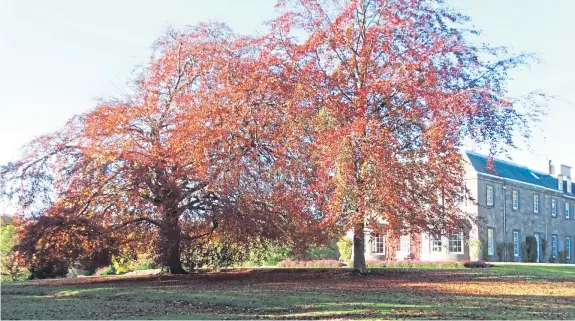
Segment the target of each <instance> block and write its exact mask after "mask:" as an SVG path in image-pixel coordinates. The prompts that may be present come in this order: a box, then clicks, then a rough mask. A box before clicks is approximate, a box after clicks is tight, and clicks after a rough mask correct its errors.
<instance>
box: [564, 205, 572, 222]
mask: <svg viewBox="0 0 575 321" xmlns="http://www.w3.org/2000/svg"><path fill="white" fill-rule="evenodd" d="M565 218H566V219H570V218H571V206H570V205H569V203H568V202H565Z"/></svg>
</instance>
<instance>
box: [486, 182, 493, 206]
mask: <svg viewBox="0 0 575 321" xmlns="http://www.w3.org/2000/svg"><path fill="white" fill-rule="evenodd" d="M487 206H493V187H492V186H487Z"/></svg>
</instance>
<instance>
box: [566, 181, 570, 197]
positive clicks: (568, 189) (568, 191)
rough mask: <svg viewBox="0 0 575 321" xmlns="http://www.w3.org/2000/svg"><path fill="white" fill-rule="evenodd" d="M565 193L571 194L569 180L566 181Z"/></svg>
mask: <svg viewBox="0 0 575 321" xmlns="http://www.w3.org/2000/svg"><path fill="white" fill-rule="evenodd" d="M567 193H569V194H571V182H570V181H567Z"/></svg>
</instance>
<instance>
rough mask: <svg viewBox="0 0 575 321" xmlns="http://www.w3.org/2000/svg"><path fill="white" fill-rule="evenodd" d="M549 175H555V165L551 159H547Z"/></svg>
mask: <svg viewBox="0 0 575 321" xmlns="http://www.w3.org/2000/svg"><path fill="white" fill-rule="evenodd" d="M549 175H551V176H555V165H553V162H552V161H549Z"/></svg>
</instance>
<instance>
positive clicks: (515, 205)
mask: <svg viewBox="0 0 575 321" xmlns="http://www.w3.org/2000/svg"><path fill="white" fill-rule="evenodd" d="M512 195H513V209H514V210H516V211H517V210H518V209H519V192H517V191H513V194H512Z"/></svg>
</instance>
